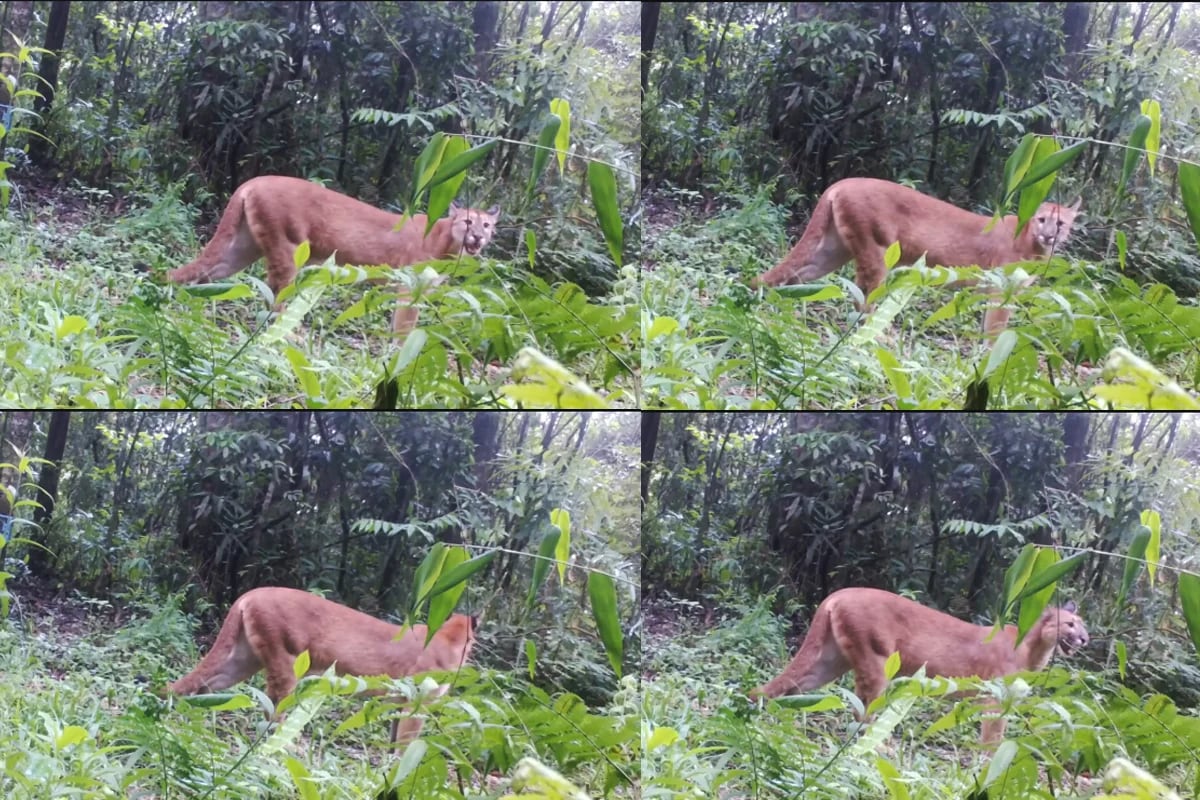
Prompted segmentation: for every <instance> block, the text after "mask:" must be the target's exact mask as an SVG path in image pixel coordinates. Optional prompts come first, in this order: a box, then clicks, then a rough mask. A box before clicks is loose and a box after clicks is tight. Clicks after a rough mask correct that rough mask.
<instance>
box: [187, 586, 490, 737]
mask: <svg viewBox="0 0 1200 800" xmlns="http://www.w3.org/2000/svg"><path fill="white" fill-rule="evenodd" d="M400 630H401V626H399V625H393V624H391V623H390V622H384V621H383V620H379V619H375V617H372V616H370V615H368V614H364V613H362V612H361V611H355V610H354V609H352V608H347V607H346V606H343V605H340V604H338V603H335V602H333V601H332V600H326V599H325V598H323V597H318V596H317V595H315V594H309V593H308V592H302V591H299V590H298V589H285V588H283V587H281V586H264V587H261V588H258V589H251V590H250V591H248V592H246V593H245V594H243V595H242V596H241V597H239V598H238V599H237V600H235V601H234V603H233V606H232V607H231V608H230V609H229V613H228V614H227V615H226V616H225V621H224V622H223V623H221V630H220V631H219V632H218V633H217V640H216V641H215V642H213V646H212V649H211V650H209V651H208V654H207V655H205V656H204V658H202V659H200V663H199V664H197V665H196V668H195V669H193V670H192V671H191V672H189V673H188V674H187V675H184V676H183V677H182V678H180V679H179V680H177V681H175V682H174V683H172V684H169V685H168V686H167V691H168V692H169V693H171V694H177V695H189V694H198V693H202V692H219V691H222V690H224V689H228V688H229V687H230V686H233V685H234V684H236V683H241V682H242V681H244V680H246V679H248V678H249V677H250V676H252V675H254V674H255V673H256V672H258V671H259V670H263V669H265V670H266V672H267V696H268V697H270V698H271V702H273V703H275V704H276V705H278V703H279V701H280V700H282V699H283V698H284V697H285V696H287V695H288V694H290V693H291V692H292V690H293V689H294V688H296V681H297V678H296V675H295V672H294V671H293V669H292V665H293V664H294V663H295V661H296V657H297V656H298V655H300V654H301V653H302V652H304V651H306V650H307V651H308V655H309V659H310V662H309V664H310V666H309V670H308V673H307V674H309V675H319V674H320V673H322V672H324V671H325V670H327V669H329V667H330V666H331V665H332V666H334V667H335V669H336V671H337V674H338V675H358V676H371V675H387V676H389V677H393V678H396V677H402V676H406V675H416V674H417V673H421V672H430V671H433V670H438V671H443V672H447V671H451V670H456V669H458V668H459V667H461V666H462V665H463V664H464V663H465V662H466V660H467V656H468V655H470V653H471V647H472V645H474V643H475V618H474V617H469V616H466V615H465V614H453V615H451V617H450V618H449V619H448V620H446V622H445V623H444V624H443V625H442V626H441V627H440V628H438V630H437V633H435V634H434V636H433V640H432V641H431V642H429V644H428V645H426V644H425V636H426V633H427V631H428V628H427V626H425V625H412V626H410V627H409V628H408V629H407V630H406V631H405V632H404V635H403V636H401V637H400V638H399V639H396V638H395V637H396V635H397V634H399V633H400ZM449 688H450V687H449V686H447V685H444V684H443V685H442V686H439V687H438V691H437V693H436V696H441V695H442V694H445V693H446V691H447V690H448V689H449ZM421 724H422V723H421V720H420V719H419V718H416V717H408V718H406V719H404V720H401V721H399V722H398V723H394V724H393V726H392V741H399V742H407V741H409V740H411V739H413V738H415V737H416V736H417V734H418V733H420V731H421Z"/></svg>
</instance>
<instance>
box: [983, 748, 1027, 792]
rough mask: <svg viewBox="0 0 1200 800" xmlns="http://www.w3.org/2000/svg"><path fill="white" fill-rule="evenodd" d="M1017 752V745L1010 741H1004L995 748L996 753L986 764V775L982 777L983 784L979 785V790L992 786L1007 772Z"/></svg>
mask: <svg viewBox="0 0 1200 800" xmlns="http://www.w3.org/2000/svg"><path fill="white" fill-rule="evenodd" d="M1018 752H1019V750H1018V748H1017V743H1016V742H1014V741H1013V740H1012V739H1005V740H1004V741H1003V742H1001V743H1000V746H999V747H997V748H996V752H995V753H994V754H993V755H992V760H991V762H990V763H989V764H988V768H987V773H986V774H985V775H984V777H983V782H982V783H981V784H980V788H981V789H986V788H987V787H989V786H991V785H992V784H994V783H995V782H996V781H998V780H1000V778H1001V777H1003V776H1004V773H1005V772H1008V768H1009V767H1010V766H1012V762H1013V759H1014V758H1016V757H1017V753H1018Z"/></svg>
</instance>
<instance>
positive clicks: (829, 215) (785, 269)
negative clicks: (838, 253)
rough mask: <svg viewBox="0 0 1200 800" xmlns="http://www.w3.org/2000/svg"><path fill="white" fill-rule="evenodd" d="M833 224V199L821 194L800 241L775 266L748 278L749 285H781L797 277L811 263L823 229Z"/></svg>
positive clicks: (808, 277)
mask: <svg viewBox="0 0 1200 800" xmlns="http://www.w3.org/2000/svg"><path fill="white" fill-rule="evenodd" d="M833 226H834V220H833V201H832V200H830V198H829V194H828V193H826V194H823V195H821V199H819V200H818V201H817V206H816V208H814V209H813V213H812V219H810V220H809V221H808V225H807V226H806V227H805V228H804V234H803V235H802V236H801V237H800V241H798V242H796V246H795V247H793V248H792V249H791V250H789V251H788V253H787V255H786V256H784V257H783V260H782V261H780V262H779V263H778V264H776V265H775V266H773V267H771V268H770V269H769V270H767V271H766V272H764V273H763V274H761V275H759V276H757V277H755V278H751V279H750V285H751V286H754V287H758V286H782V285H784V284H786V283H788V282H790V281H792V280H794V279H795V278H796V277H797V273H799V272H800V271H801V270H802V269H804V267H806V266H808V265H809V264H811V263H813V261H814V257H815V256H816V254H817V250H818V248H819V247H820V245H821V238H822V237H823V236H824V235H825V231H827V230H831V229H832V228H833ZM840 266H841V264H837V265H835V266H833V267H831V268H830V269H836V268H837V267H840ZM819 277H821V276H820V275H805V276H804V279H805V280H814V279H816V278H819Z"/></svg>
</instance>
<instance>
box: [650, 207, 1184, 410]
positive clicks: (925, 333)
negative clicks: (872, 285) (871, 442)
mask: <svg viewBox="0 0 1200 800" xmlns="http://www.w3.org/2000/svg"><path fill="white" fill-rule="evenodd" d="M765 193H766V190H764V191H763V192H760V193H759V194H758V195H755V196H750V197H737V196H731V197H727V198H725V199H727V200H729V201H730V202H731V203H734V204H735V205H734V206H733V207H731V208H729V209H727V210H725V211H722V212H720V213H718V214H717V215H716V216H714V217H713V218H711V219H708V220H698V219H694V218H690V217H688V216H686V215H684V217H683V219H681V220H680V221H679V222H678V223H677V224H673V225H670V226H668V227H664V228H662V229H661V230H658V231H657V232H656V233H655V235H653V236H650V237H648V241H647V245H646V250H645V255H644V258H645V262H646V264H647V269H646V271H645V273H644V278H643V281H644V283H643V287H642V336H643V339H644V341H645V349H644V352H643V361H642V369H643V377H642V380H643V390H644V396H645V403H646V405H647V407H656V408H657V407H661V408H704V409H724V408H754V409H770V408H783V409H811V408H831V409H832V408H836V409H847V408H849V409H855V408H926V409H938V408H960V407H963V406H969V407H972V408H982V407H988V408H1090V407H1106V406H1109V405H1112V406H1115V407H1132V408H1148V407H1149V408H1197V407H1200V406H1198V405H1197V400H1196V398H1195V396H1194V395H1193V394H1190V392H1194V387H1195V386H1196V385H1197V382H1198V380H1200V308H1197V307H1196V306H1195V305H1194V304H1189V303H1186V302H1184V301H1181V300H1180V299H1179V298H1178V297H1177V296H1176V295H1175V294H1174V292H1173V291H1172V290H1171V289H1170V288H1168V287H1167V286H1166V285H1164V284H1158V283H1156V284H1151V285H1148V286H1139V285H1138V284H1137V283H1135V282H1134V281H1132V280H1131V279H1129V278H1127V277H1125V276H1123V275H1122V274H1121V273H1120V272H1119V271H1117V270H1115V269H1107V268H1102V267H1101V266H1099V265H1096V264H1090V263H1087V262H1083V261H1068V260H1066V259H1062V258H1055V259H1053V260H1052V261H1050V262H1049V263H1047V264H1036V265H1035V264H1025V265H1020V264H1017V265H1010V266H1008V267H1005V268H1003V269H999V270H990V271H981V270H978V269H959V270H949V269H934V268H927V267H924V266H923V265H916V266H913V267H907V268H896V269H893V270H892V271H891V273H890V275H889V279H888V281H887V283H886V284H885V286H884V287H883V289H882V290H881V291H880V292H878V293H877V295H876V296H875V297H873V298H872V300H873V302H874V305H875V310H874V312H873V313H872V314H870V315H869V316H867V317H865V318H864V317H863V316H862V315H860V314H859V313H858V312H857V311H856V310H855V307H854V303H853V302H852V300H854V299H856V298H858V299H861V297H860V295H859V293H858V289H857V288H856V287H855V285H854V283H853V273H852V270H853V267H846V268H844V269H843V270H842V271H841V272H840V273H835V274H834V275H831V276H829V277H828V278H827V279H825V280H823V281H822V282H821V283H819V284H813V285H807V286H796V287H781V288H778V289H767V290H764V291H759V290H754V289H750V288H749V286H748V283H747V282H748V280H749V278H751V277H753V276H754V275H756V274H758V273H760V272H762V271H764V270H765V269H767V268H769V267H770V266H772V265H773V264H774V263H775V259H776V257H778V256H782V254H783V253H784V252H785V251H786V249H787V246H788V236H787V233H786V231H785V230H784V227H783V215H782V214H781V213H780V211H779V209H778V208H777V207H775V206H773V205H772V204H771V203H769V202H768V201H767V200H766V199H765ZM1034 277H1036V280H1035V281H1033V282H1032V285H1026V284H1029V282H1030V279H1031V278H1034ZM964 278H968V279H973V280H978V285H977V286H975V287H973V288H959V289H954V288H950V287H949V284H952V283H954V282H956V281H960V280H962V279H964ZM989 292H992V294H989ZM992 296H997V297H1000V298H1002V300H1003V302H1004V303H1005V304H1006V305H1008V306H1010V307H1011V308H1012V309H1013V315H1012V319H1011V320H1010V323H1009V330H1008V331H1007V332H1006V333H1004V334H1002V335H1001V336H999V337H997V338H995V339H992V338H988V337H985V336H984V335H983V334H982V332H981V320H982V317H983V312H984V310H985V309H986V307H987V304H988V303H989V302H990V298H991V297H992ZM1181 387H1185V388H1181Z"/></svg>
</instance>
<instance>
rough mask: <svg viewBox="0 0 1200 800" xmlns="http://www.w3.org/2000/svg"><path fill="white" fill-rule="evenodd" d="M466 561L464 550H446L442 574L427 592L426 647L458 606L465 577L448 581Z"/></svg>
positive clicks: (456, 548)
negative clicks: (439, 589)
mask: <svg viewBox="0 0 1200 800" xmlns="http://www.w3.org/2000/svg"><path fill="white" fill-rule="evenodd" d="M488 555H491V554H488ZM467 559H468V556H467V551H466V548H463V547H450V548H447V550H446V558H445V560H444V561H442V573H441V575H440V576H439V577H438V580H437V583H435V584H434V585H433V587H432V588H431V589H430V590H429V619H428V621H427V627H426V630H425V644H426V645H428V644H429V643H430V642H431V641H433V635H434V634H435V633H437V632H438V628H440V627H442V623H444V622H445V621H446V620H448V619H450V615H451V614H452V613H454V607H455V606H456V605H458V598H460V597H462V593H463V591H464V590H465V589H466V588H467V584H466V582H465V581H466V579H467V576H465V575H464V576H462V577H459V578H457V579H454V580H448V579H450V578H451V576H452V573H454V571H455V570H456V569H457V568H458V567H461V566H463V565H464V562H466V561H467ZM489 560H490V559H489ZM486 565H487V562H484V564H483V566H486ZM443 584H444V588H442V589H441V591H438V587H439V586H443Z"/></svg>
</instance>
